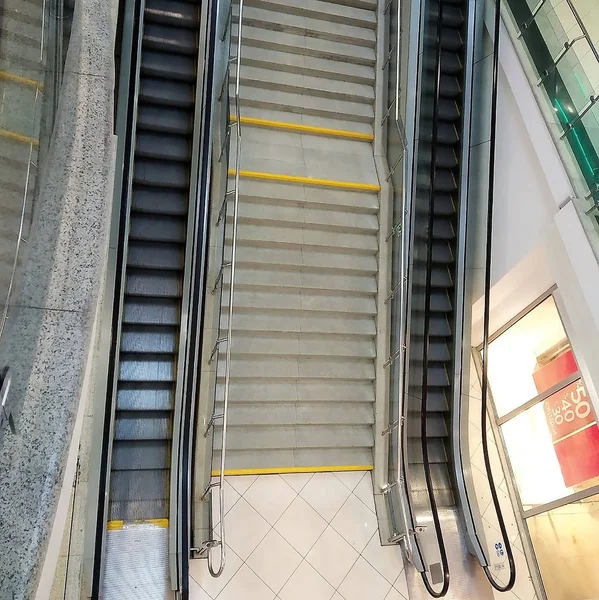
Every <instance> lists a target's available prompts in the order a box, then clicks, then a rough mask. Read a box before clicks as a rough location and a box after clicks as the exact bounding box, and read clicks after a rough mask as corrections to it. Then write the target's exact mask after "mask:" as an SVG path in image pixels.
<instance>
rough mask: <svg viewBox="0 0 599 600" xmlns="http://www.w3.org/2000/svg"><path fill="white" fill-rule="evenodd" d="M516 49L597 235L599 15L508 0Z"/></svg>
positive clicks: (573, 0)
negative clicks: (524, 58) (526, 63)
mask: <svg viewBox="0 0 599 600" xmlns="http://www.w3.org/2000/svg"><path fill="white" fill-rule="evenodd" d="M506 4H507V6H508V7H509V9H510V12H511V14H512V17H513V21H514V25H515V29H516V40H515V41H516V45H517V47H518V49H519V50H520V51H521V54H524V55H525V56H527V58H528V61H527V62H528V63H530V64H529V67H530V69H529V72H530V76H531V84H532V86H533V90H537V91H538V92H539V95H540V96H541V97H542V101H541V105H542V106H541V108H542V110H543V112H544V115H545V118H546V120H547V122H548V124H549V127H550V130H551V132H552V135H553V137H554V139H555V141H556V144H557V147H558V150H559V151H560V154H561V155H562V158H563V159H564V163H565V165H566V168H568V170H569V174H570V178H571V180H572V183H573V185H574V188H575V191H576V194H577V197H578V198H579V199H580V200H583V202H579V203H577V207H578V208H579V210H580V211H581V212H583V213H586V214H587V216H588V218H590V223H591V224H592V226H593V228H594V229H595V230H596V231H598V232H599V210H598V208H599V51H598V50H597V48H596V46H595V44H594V41H596V39H597V32H599V14H595V13H594V12H593V11H590V9H589V7H588V6H586V4H585V3H584V2H583V1H582V0H563V1H562V2H558V3H556V2H551V1H550V0H526V1H523V0H507V2H506ZM587 4H588V3H587Z"/></svg>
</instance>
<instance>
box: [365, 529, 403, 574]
mask: <svg viewBox="0 0 599 600" xmlns="http://www.w3.org/2000/svg"><path fill="white" fill-rule="evenodd" d="M362 556H363V557H364V558H365V559H366V560H367V561H368V562H369V563H370V564H371V565H372V566H373V567H374V568H375V569H376V570H377V571H378V572H379V573H380V574H381V575H382V576H383V577H384V578H385V579H386V580H387V581H388V582H389V583H394V582H395V580H396V579H397V577H398V576H399V574H400V573H401V572H402V571H403V569H404V564H403V557H402V555H401V549H400V547H399V546H381V540H380V538H379V532H378V531H377V532H376V533H375V534H374V535H373V536H372V539H371V540H370V541H369V542H368V545H367V546H366V548H365V549H364V551H363V552H362Z"/></svg>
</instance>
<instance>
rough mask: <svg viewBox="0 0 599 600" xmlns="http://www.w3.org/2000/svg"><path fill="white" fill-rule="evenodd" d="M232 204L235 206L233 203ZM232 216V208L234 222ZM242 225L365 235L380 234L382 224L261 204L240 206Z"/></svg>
mask: <svg viewBox="0 0 599 600" xmlns="http://www.w3.org/2000/svg"><path fill="white" fill-rule="evenodd" d="M231 202H233V200H232V199H231ZM231 213H232V208H231V209H229V210H228V214H227V219H228V220H229V221H232V219H233V217H232V215H231ZM239 223H244V224H248V225H254V226H257V225H260V226H262V225H273V226H274V225H278V226H279V227H283V228H285V227H294V228H295V227H301V228H302V229H310V230H318V231H335V232H339V233H352V234H362V235H376V234H377V233H378V221H377V218H376V216H375V215H360V214H356V213H349V212H344V211H338V210H323V209H319V208H314V209H310V208H306V207H304V206H280V205H272V204H268V203H258V202H251V203H250V202H245V203H240V204H239Z"/></svg>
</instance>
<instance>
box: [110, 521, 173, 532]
mask: <svg viewBox="0 0 599 600" xmlns="http://www.w3.org/2000/svg"><path fill="white" fill-rule="evenodd" d="M125 525H154V526H155V527H160V528H161V529H166V528H167V527H168V519H145V520H143V521H128V522H127V523H125V521H122V520H115V521H108V523H106V529H108V531H115V530H118V529H123V527H125Z"/></svg>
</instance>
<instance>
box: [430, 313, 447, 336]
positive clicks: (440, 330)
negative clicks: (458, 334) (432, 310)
mask: <svg viewBox="0 0 599 600" xmlns="http://www.w3.org/2000/svg"><path fill="white" fill-rule="evenodd" d="M430 335H431V336H433V337H449V336H450V335H451V328H450V327H449V323H448V321H447V317H446V316H445V315H433V316H431V318H430Z"/></svg>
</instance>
